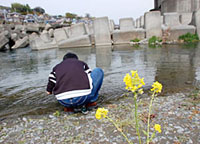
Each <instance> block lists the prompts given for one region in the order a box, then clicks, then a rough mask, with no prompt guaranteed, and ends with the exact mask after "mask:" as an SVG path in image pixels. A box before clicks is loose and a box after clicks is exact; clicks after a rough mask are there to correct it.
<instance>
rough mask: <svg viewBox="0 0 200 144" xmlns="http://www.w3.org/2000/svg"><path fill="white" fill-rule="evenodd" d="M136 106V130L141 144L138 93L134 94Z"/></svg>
mask: <svg viewBox="0 0 200 144" xmlns="http://www.w3.org/2000/svg"><path fill="white" fill-rule="evenodd" d="M134 104H135V128H136V132H137V135H138V139H139V144H141V143H142V142H141V137H140V131H139V123H138V112H137V108H138V105H137V93H134Z"/></svg>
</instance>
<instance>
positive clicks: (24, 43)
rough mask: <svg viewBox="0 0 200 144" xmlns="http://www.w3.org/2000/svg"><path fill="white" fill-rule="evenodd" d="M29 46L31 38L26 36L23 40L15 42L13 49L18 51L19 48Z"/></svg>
mask: <svg viewBox="0 0 200 144" xmlns="http://www.w3.org/2000/svg"><path fill="white" fill-rule="evenodd" d="M28 45H29V38H28V36H25V37H24V38H23V39H19V40H17V41H16V42H15V45H14V46H13V47H12V49H17V48H24V47H27V46H28Z"/></svg>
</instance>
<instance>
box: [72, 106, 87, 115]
mask: <svg viewBox="0 0 200 144" xmlns="http://www.w3.org/2000/svg"><path fill="white" fill-rule="evenodd" d="M74 112H75V113H79V112H81V113H82V114H88V109H87V108H86V107H85V106H80V107H76V108H74Z"/></svg>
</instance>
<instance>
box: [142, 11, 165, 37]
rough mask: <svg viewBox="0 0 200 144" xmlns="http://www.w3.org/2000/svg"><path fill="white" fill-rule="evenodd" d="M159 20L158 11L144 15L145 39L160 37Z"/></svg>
mask: <svg viewBox="0 0 200 144" xmlns="http://www.w3.org/2000/svg"><path fill="white" fill-rule="evenodd" d="M160 19H161V14H160V11H152V12H147V13H145V16H144V27H145V30H146V38H147V39H149V38H151V37H152V36H157V37H162V30H161V20H160Z"/></svg>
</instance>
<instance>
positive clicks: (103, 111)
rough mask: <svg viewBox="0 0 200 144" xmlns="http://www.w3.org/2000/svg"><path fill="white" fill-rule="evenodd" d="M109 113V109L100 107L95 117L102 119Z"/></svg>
mask: <svg viewBox="0 0 200 144" xmlns="http://www.w3.org/2000/svg"><path fill="white" fill-rule="evenodd" d="M107 113H108V110H107V109H104V108H98V109H97V111H96V114H95V117H96V119H98V120H100V119H102V118H105V117H106V115H107Z"/></svg>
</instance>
